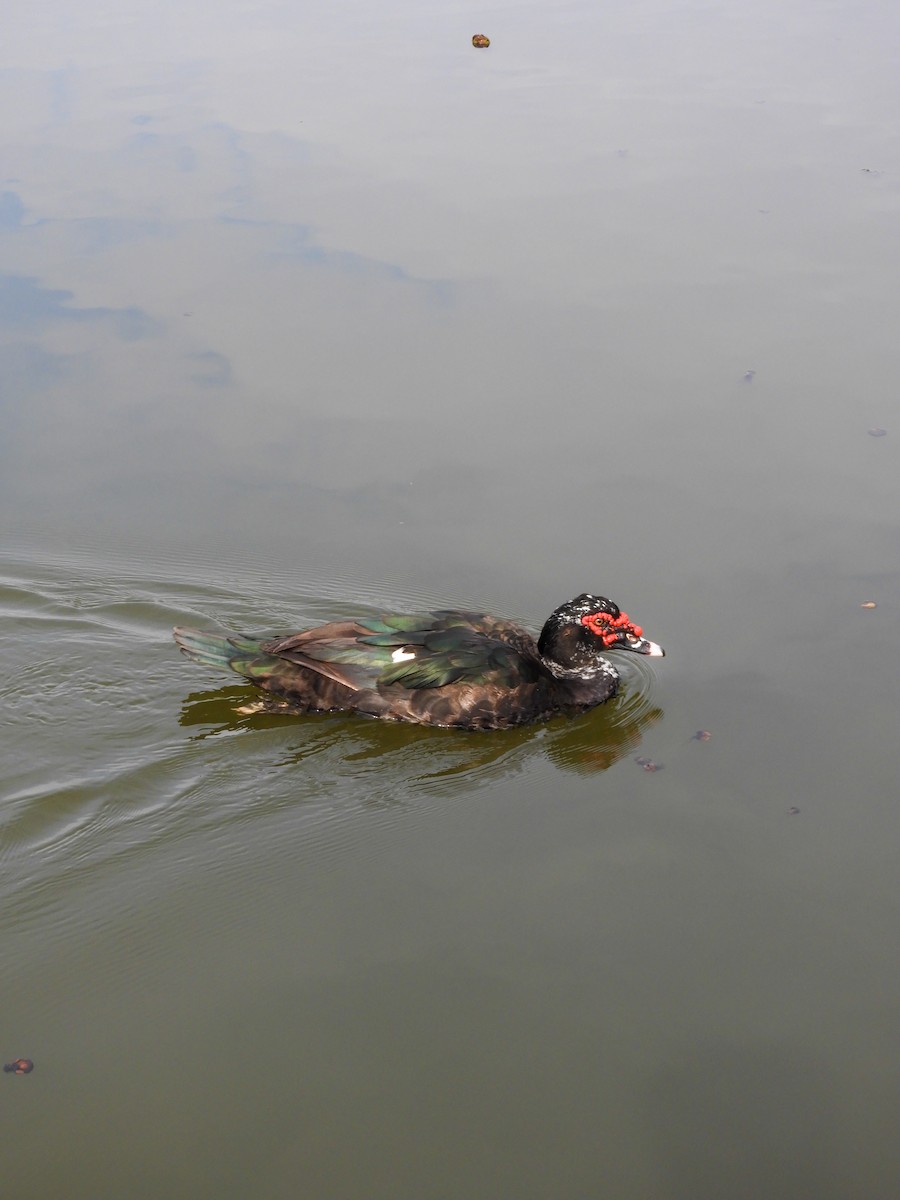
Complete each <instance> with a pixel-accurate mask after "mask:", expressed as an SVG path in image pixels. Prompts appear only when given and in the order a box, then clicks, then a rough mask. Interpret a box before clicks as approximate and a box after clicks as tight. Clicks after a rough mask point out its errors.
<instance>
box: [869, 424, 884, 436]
mask: <svg viewBox="0 0 900 1200" xmlns="http://www.w3.org/2000/svg"><path fill="white" fill-rule="evenodd" d="M866 433H868V435H869V437H886V436H887V430H886V429H881V428H880V427H878V426H876V427H875V428H874V429H867V430H866Z"/></svg>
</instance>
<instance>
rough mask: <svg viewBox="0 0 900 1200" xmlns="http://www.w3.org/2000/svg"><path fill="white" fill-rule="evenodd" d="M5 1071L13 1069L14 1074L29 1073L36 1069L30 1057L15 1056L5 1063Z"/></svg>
mask: <svg viewBox="0 0 900 1200" xmlns="http://www.w3.org/2000/svg"><path fill="white" fill-rule="evenodd" d="M3 1070H4V1071H12V1072H13V1074H14V1075H29V1074H30V1073H31V1072H32V1071H33V1070H34V1063H33V1062H32V1061H31V1059H30V1058H14V1059H13V1060H12V1062H8V1063H4V1064H3Z"/></svg>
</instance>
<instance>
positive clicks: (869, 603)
mask: <svg viewBox="0 0 900 1200" xmlns="http://www.w3.org/2000/svg"><path fill="white" fill-rule="evenodd" d="M859 607H860V608H877V607H878V605H877V604H876V603H875V601H874V600H865V601H863V603H862V604H861V605H860V606H859Z"/></svg>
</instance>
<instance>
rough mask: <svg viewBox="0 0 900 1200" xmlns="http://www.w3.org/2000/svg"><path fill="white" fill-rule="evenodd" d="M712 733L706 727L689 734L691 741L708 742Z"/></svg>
mask: <svg viewBox="0 0 900 1200" xmlns="http://www.w3.org/2000/svg"><path fill="white" fill-rule="evenodd" d="M711 737H712V734H711V733H710V732H709V730H708V729H698V730H697V732H696V733H692V734H691V741H692V742H708V741H709V739H710V738H711Z"/></svg>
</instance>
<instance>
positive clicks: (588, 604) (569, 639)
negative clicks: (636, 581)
mask: <svg viewBox="0 0 900 1200" xmlns="http://www.w3.org/2000/svg"><path fill="white" fill-rule="evenodd" d="M538 650H539V652H540V655H541V658H543V659H544V660H545V661H546V662H547V663H548V665H549V666H550V668H551V670H554V673H565V674H572V675H584V676H587V675H591V674H593V673H594V672H596V671H599V670H603V668H604V667H608V665H609V664H608V663H606V660H605V659H604V658H603V657H602V655H603V653H604V651H607V650H631V651H633V652H634V653H635V654H652V655H656V656H660V657H661V656H662V655H664V654H665V650H663V648H662V646H658V645H657V644H656V642H651V641H649V640H648V639H647V638H645V637H644V631H643V629H641V627H640V625H635V624H634V622H633V621H632V620H631V618H630V617H629V616H628V614H627V613H623V612H622V611H621V610H620V608H619V607H618V605H616V604H613V602H612V600H607V599H606V597H605V596H591V595H589V594H588V593H587V592H583V593H582V594H581V595H580V596H576V597H575V599H574V600H569V601H568V603H566V604H562V605H560V607H559V608H557V609H556V610H555V612H553V613H551V614H550V616H549V617H548V619H547V622H546V624H545V625H544V628H543V629H542V630H541V636H540V639H539V641H538Z"/></svg>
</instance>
